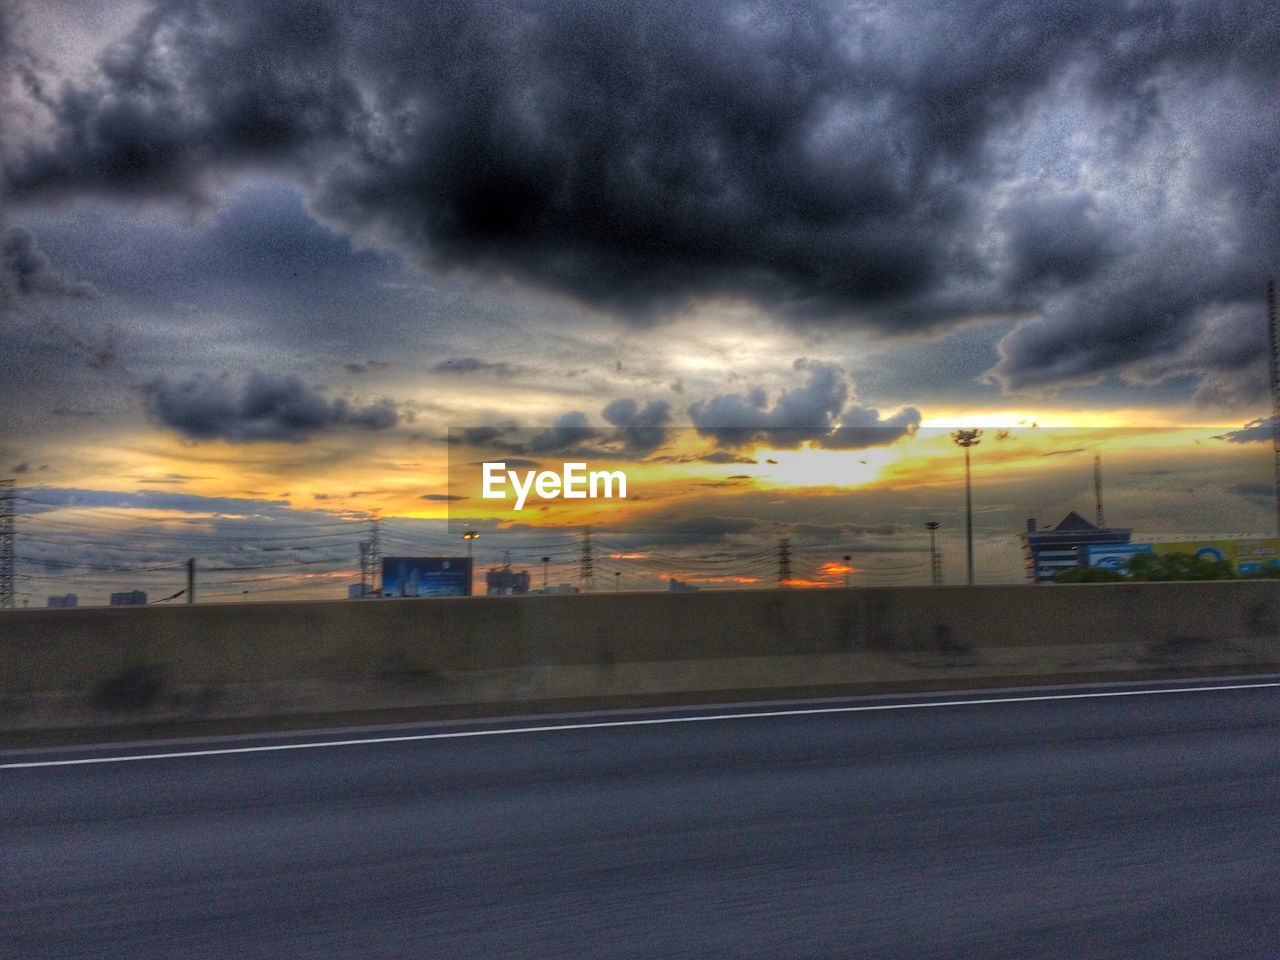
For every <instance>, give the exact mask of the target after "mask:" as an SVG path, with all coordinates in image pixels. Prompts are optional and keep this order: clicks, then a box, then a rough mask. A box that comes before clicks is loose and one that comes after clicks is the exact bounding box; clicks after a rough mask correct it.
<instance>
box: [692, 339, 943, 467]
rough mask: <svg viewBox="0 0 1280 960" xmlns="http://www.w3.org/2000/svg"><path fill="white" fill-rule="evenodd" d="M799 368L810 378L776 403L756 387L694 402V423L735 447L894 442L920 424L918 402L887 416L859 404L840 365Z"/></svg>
mask: <svg viewBox="0 0 1280 960" xmlns="http://www.w3.org/2000/svg"><path fill="white" fill-rule="evenodd" d="M793 367H794V369H795V371H796V372H797V373H800V374H803V375H804V377H805V381H804V383H802V384H801V385H800V386H797V387H792V388H790V389H788V390H784V391H782V393H780V394H779V395H778V397H777V398H776V399H774V400H773V401H772V402H770V400H769V397H768V394H767V393H766V392H765V390H764V388H763V387H754V388H751V389H749V390H747V391H746V392H745V393H723V394H718V395H716V396H713V397H710V398H709V399H707V400H699V401H698V402H697V403H694V404H693V405H692V406H690V407H689V417H690V419H691V420H692V421H693V425H694V427H696V428H697V430H698V432H699V433H700V434H702V435H703V436H706V437H710V438H712V439H713V440H715V441H716V442H717V443H719V444H721V445H723V446H726V447H731V448H732V447H741V446H744V445H746V444H749V443H755V442H762V443H768V444H770V445H772V446H776V447H795V446H799V445H800V444H801V443H803V442H805V441H810V442H813V443H814V444H816V445H818V446H822V447H827V448H829V449H836V450H850V449H858V448H862V447H870V446H877V445H879V444H885V443H892V442H893V441H895V440H897V439H899V438H901V437H903V436H910V435H913V434H915V432H916V430H917V429H919V427H920V411H918V410H917V409H916V408H915V407H904V408H903V409H902V410H900V411H898V412H897V413H895V414H891V415H889V416H882V415H881V414H880V411H878V410H876V409H875V408H874V407H864V406H861V405H859V404H858V403H857V402H856V400H855V399H854V398H853V388H852V385H851V384H850V382H849V379H848V377H846V376H845V374H844V371H843V370H841V369H840V368H839V367H837V366H835V365H834V364H831V363H824V362H822V361H820V360H809V359H805V358H801V359H799V360H797V361H796V362H795V364H794V365H793Z"/></svg>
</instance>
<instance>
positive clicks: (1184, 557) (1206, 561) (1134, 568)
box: [1053, 553, 1280, 583]
mask: <svg viewBox="0 0 1280 960" xmlns="http://www.w3.org/2000/svg"><path fill="white" fill-rule="evenodd" d="M1126 569H1127V570H1128V576H1125V575H1124V574H1120V573H1116V572H1115V571H1114V570H1104V569H1102V568H1101V567H1071V568H1069V569H1067V570H1063V571H1062V572H1061V573H1059V574H1058V575H1057V576H1056V577H1054V578H1053V582H1054V583H1123V582H1125V581H1126V580H1128V581H1137V582H1139V583H1159V582H1167V581H1175V580H1176V581H1183V580H1237V579H1240V576H1239V575H1238V574H1237V573H1236V572H1235V569H1234V568H1233V567H1232V566H1231V564H1230V563H1229V562H1228V561H1226V560H1213V559H1211V558H1209V557H1197V556H1195V555H1194V554H1190V553H1135V554H1134V555H1133V556H1132V557H1131V558H1130V560H1129V563H1128V565H1127V567H1126ZM1245 579H1259V580H1263V579H1265V580H1276V579H1280V569H1274V568H1264V569H1263V570H1259V571H1258V572H1257V573H1253V574H1247V575H1246V577H1245Z"/></svg>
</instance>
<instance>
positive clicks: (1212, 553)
mask: <svg viewBox="0 0 1280 960" xmlns="http://www.w3.org/2000/svg"><path fill="white" fill-rule="evenodd" d="M1155 552H1156V553H1189V554H1191V555H1193V556H1196V557H1203V558H1205V559H1208V560H1219V561H1226V562H1227V563H1230V564H1231V565H1232V566H1233V567H1234V568H1235V571H1236V573H1255V572H1257V571H1258V570H1261V569H1262V568H1263V567H1276V566H1280V540H1276V539H1275V538H1271V539H1265V540H1183V541H1181V542H1179V541H1171V542H1169V543H1157V544H1155Z"/></svg>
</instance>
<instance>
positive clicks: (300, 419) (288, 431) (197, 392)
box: [145, 371, 399, 443]
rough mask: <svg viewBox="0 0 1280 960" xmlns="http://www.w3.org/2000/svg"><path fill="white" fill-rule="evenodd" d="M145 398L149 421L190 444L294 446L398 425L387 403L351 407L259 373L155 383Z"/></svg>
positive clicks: (294, 380) (294, 382)
mask: <svg viewBox="0 0 1280 960" xmlns="http://www.w3.org/2000/svg"><path fill="white" fill-rule="evenodd" d="M145 394H146V402H147V411H148V413H149V414H150V415H151V416H152V417H154V418H155V419H156V420H157V421H158V422H160V423H162V424H163V425H165V426H167V427H171V428H173V429H175V430H178V431H179V432H181V433H183V434H184V435H186V436H187V437H189V438H191V439H193V440H228V441H231V442H233V443H252V442H257V441H285V442H289V443H298V442H301V441H303V440H306V439H307V438H308V437H309V436H311V435H312V434H315V433H319V432H323V431H326V430H332V429H335V428H340V427H347V428H351V429H356V430H385V429H387V428H388V427H393V426H395V425H396V423H397V422H398V420H399V414H398V413H397V411H396V408H395V406H394V405H393V404H392V403H391V402H390V401H386V400H383V401H379V402H377V403H374V404H370V405H368V406H353V405H351V404H350V403H348V402H347V401H346V400H343V399H341V398H337V399H332V400H331V399H328V398H326V397H324V396H322V395H321V394H320V393H318V392H317V391H315V390H313V389H311V388H310V387H308V386H307V385H306V384H304V383H303V382H302V381H301V380H299V379H298V378H297V377H293V376H274V375H271V374H266V373H262V372H260V371H253V372H251V373H250V374H249V375H248V376H247V377H246V378H245V379H244V381H243V382H242V383H240V382H236V381H233V380H232V379H231V378H229V377H226V376H222V377H210V376H207V375H205V374H195V375H193V376H191V377H188V378H186V379H184V380H178V381H171V380H168V379H164V378H160V379H157V380H154V381H152V382H151V383H150V384H148V385H147V387H146V388H145Z"/></svg>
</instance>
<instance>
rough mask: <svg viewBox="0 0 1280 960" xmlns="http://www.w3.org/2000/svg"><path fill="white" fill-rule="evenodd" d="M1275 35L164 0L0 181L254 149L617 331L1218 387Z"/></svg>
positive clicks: (1067, 380)
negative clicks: (959, 340)
mask: <svg viewBox="0 0 1280 960" xmlns="http://www.w3.org/2000/svg"><path fill="white" fill-rule="evenodd" d="M0 29H2V28H0ZM3 42H5V41H4V39H3V35H2V34H0V43H3ZM1278 47H1280V11H1277V9H1276V8H1275V7H1274V5H1263V4H1254V5H1246V4H1239V5H1224V4H1220V3H1215V2H1211V0H1184V2H1174V0H1143V2H1139V3H1133V4H1123V5H1119V4H1116V5H1110V6H1106V7H1099V6H1098V5H1097V4H1093V3H1088V2H1085V0H1037V2H1024V0H1019V2H1014V0H964V2H960V0H950V2H948V0H932V2H928V3H925V2H918V3H913V2H907V3H904V4H898V5H894V6H892V7H885V8H877V9H876V10H875V12H874V14H873V13H871V12H868V10H867V8H863V7H856V8H849V7H848V6H847V5H843V4H835V3H827V2H824V0H804V2H801V3H799V4H792V5H788V6H786V7H785V8H770V7H767V6H766V7H760V6H750V5H746V4H743V3H739V2H733V0H710V2H706V3H698V4H693V5H690V4H685V3H676V2H673V0H630V2H622V3H610V4H598V3H593V2H588V0H556V2H552V0H534V2H532V3H530V4H527V5H525V6H524V7H522V9H521V13H520V15H519V16H513V15H512V14H511V11H510V9H509V8H508V7H506V6H504V5H501V4H494V3H489V2H485V0H441V2H437V3H430V4H423V3H418V2H409V0H392V2H385V3H381V4H378V5H376V6H372V7H360V8H359V10H358V11H357V10H356V9H355V8H353V7H351V6H350V5H347V4H341V3H338V2H337V0H306V2H297V0H213V2H205V3H196V2H194V0H172V2H165V3H157V4H156V5H155V6H154V7H153V8H152V9H151V10H150V12H149V13H147V14H146V15H145V16H144V17H143V19H142V21H141V22H140V24H139V25H138V27H137V29H136V30H135V31H134V32H133V34H132V35H131V36H130V37H129V38H128V39H127V40H126V41H125V42H123V43H122V44H119V45H116V46H113V47H112V48H111V49H110V51H109V52H108V53H106V54H105V55H104V56H103V58H102V60H101V62H100V72H99V75H98V76H97V77H96V78H95V79H92V80H89V81H77V82H72V83H67V84H65V85H62V86H60V87H59V86H57V85H47V89H59V91H60V92H58V93H57V94H56V95H53V96H46V97H44V99H45V101H46V102H47V106H48V116H47V118H46V119H47V120H48V123H49V124H50V134H49V136H48V137H47V138H46V139H45V140H44V141H43V142H42V141H41V140H40V138H34V139H32V140H31V141H30V143H28V142H27V141H26V140H23V145H22V146H20V147H19V148H15V149H12V150H10V151H9V152H8V154H7V156H6V158H5V161H4V171H3V180H4V184H5V189H6V192H7V195H8V196H9V197H10V198H11V199H13V200H14V201H36V200H39V199H40V198H57V197H62V196H67V195H70V194H75V193H81V192H86V191H92V192H96V193H100V194H105V195H111V196H116V197H125V198H151V197H157V196H177V197H185V198H188V199H194V200H203V199H204V198H206V197H207V196H208V195H209V194H210V193H211V192H212V191H213V190H214V189H215V188H216V185H217V184H218V183H219V182H221V180H223V179H225V177H226V176H227V175H228V174H234V173H239V172H243V171H254V172H259V171H262V170H267V171H270V172H273V173H278V174H280V175H284V176H290V177H293V178H294V179H295V180H296V181H297V182H299V183H301V184H304V185H305V187H306V189H307V190H308V192H309V196H310V202H311V207H312V209H313V211H314V212H316V213H317V214H318V215H320V216H322V217H324V218H326V219H327V221H328V222H330V223H333V224H335V225H338V226H339V227H341V228H342V229H343V230H345V231H348V232H350V233H353V234H358V235H360V236H362V237H364V238H369V239H373V240H375V241H378V242H382V243H385V244H388V245H391V246H393V247H395V248H397V249H399V250H402V251H404V252H405V253H407V254H408V255H409V256H410V257H411V258H412V259H413V260H414V261H415V262H417V263H419V264H421V265H423V266H425V267H428V268H431V269H433V270H441V271H448V270H454V269H463V270H466V271H470V272H473V273H476V274H478V275H481V276H486V277H493V278H502V279H505V278H515V279H517V280H520V281H523V282H525V283H528V284H532V285H535V286H538V287H542V288H545V289H548V290H552V291H556V292H561V293H567V294H569V295H571V296H573V297H575V298H577V299H579V300H581V301H583V302H585V303H588V304H592V305H595V306H598V307H603V308H605V309H608V310H613V311H616V312H618V313H620V314H623V315H625V316H628V317H631V318H633V319H636V320H641V321H644V320H649V319H652V318H653V317H655V316H659V315H663V314H669V313H672V312H673V311H675V310H677V309H678V308H679V307H681V306H683V305H684V304H686V303H688V302H689V301H691V300H693V299H696V298H699V297H704V296H719V295H729V296H742V297H747V298H749V299H752V300H755V301H757V302H758V303H761V304H763V305H765V306H766V307H768V308H769V309H771V310H773V311H774V312H776V313H777V314H779V315H782V316H785V317H789V318H792V319H794V320H797V321H801V322H814V321H823V322H847V323H854V324H859V325H864V326H869V327H873V328H876V329H878V330H884V331H890V332H896V333H910V332H914V331H919V330H922V329H930V328H938V327H941V326H945V325H948V324H952V323H955V322H959V321H962V320H968V319H973V318H986V319H991V318H995V319H1001V320H1003V321H1005V322H1011V323H1015V324H1016V325H1015V326H1014V328H1013V329H1012V331H1011V332H1010V333H1009V334H1008V335H1007V336H1005V337H1004V338H1003V339H1002V340H1001V341H1000V345H999V351H998V359H997V362H996V364H995V365H994V366H993V367H992V368H991V371H990V374H989V375H990V377H991V379H992V381H993V382H995V383H997V384H999V385H1000V386H1001V387H1003V388H1004V389H1006V390H1022V389H1033V388H1042V387H1052V386H1060V385H1063V384H1072V383H1076V384H1080V383H1093V382H1097V381H1098V380H1099V379H1100V378H1102V377H1105V376H1107V375H1109V374H1117V375H1120V376H1122V377H1126V378H1131V379H1134V380H1135V381H1136V382H1141V383H1146V382H1161V381H1165V380H1178V379H1179V378H1191V379H1192V380H1194V381H1195V382H1197V383H1198V384H1199V385H1200V386H1199V388H1200V389H1202V391H1203V393H1202V396H1201V397H1200V399H1202V400H1203V401H1204V402H1212V403H1222V402H1233V403H1234V402H1243V398H1244V396H1245V395H1246V394H1248V393H1249V392H1250V391H1252V390H1253V389H1254V387H1252V386H1248V385H1246V386H1245V387H1244V388H1241V387H1239V386H1238V384H1239V383H1240V382H1242V378H1243V379H1244V380H1248V379H1249V378H1251V377H1252V374H1251V373H1250V372H1249V371H1248V370H1246V369H1245V367H1246V366H1247V365H1241V364H1237V365H1235V366H1233V365H1232V361H1231V360H1230V358H1227V357H1222V358H1218V359H1210V360H1206V361H1204V362H1201V360H1200V359H1199V357H1198V355H1197V351H1196V349H1195V348H1196V345H1197V344H1198V343H1200V342H1202V338H1201V336H1200V333H1201V331H1202V330H1203V328H1204V324H1205V323H1208V322H1209V321H1208V320H1206V318H1205V311H1206V310H1212V311H1216V312H1218V313H1222V312H1223V311H1231V310H1234V309H1238V308H1239V307H1240V305H1241V304H1243V303H1246V302H1250V301H1252V300H1256V299H1257V295H1258V291H1259V286H1260V278H1261V277H1262V276H1264V275H1265V274H1266V272H1267V270H1268V269H1274V268H1275V266H1276V260H1275V257H1276V253H1275V251H1276V250H1278V249H1280V218H1277V216H1276V210H1277V208H1278V207H1280V168H1278V167H1277V165H1276V164H1275V163H1274V144H1275V143H1276V142H1277V141H1280V116H1278V115H1277V111H1276V108H1275V105H1274V98H1273V93H1274V89H1275V88H1276V84H1277V81H1278V80H1280V59H1278V58H1276V57H1275V55H1274V51H1275V50H1276V49H1277V48H1278ZM8 49H9V50H10V51H12V49H13V43H12V41H11V40H10V42H9V43H8ZM10 58H12V53H10ZM1255 379H1256V378H1255ZM1242 391H1243V392H1242ZM750 405H751V404H750V401H748V406H750Z"/></svg>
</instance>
